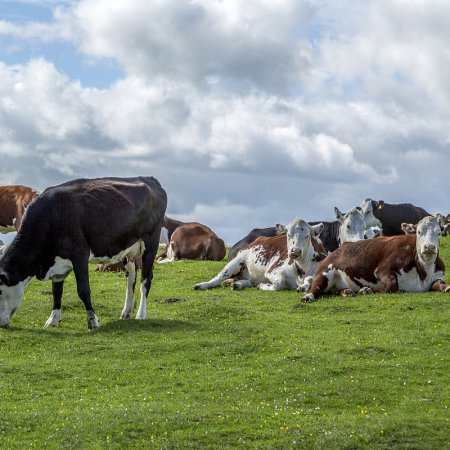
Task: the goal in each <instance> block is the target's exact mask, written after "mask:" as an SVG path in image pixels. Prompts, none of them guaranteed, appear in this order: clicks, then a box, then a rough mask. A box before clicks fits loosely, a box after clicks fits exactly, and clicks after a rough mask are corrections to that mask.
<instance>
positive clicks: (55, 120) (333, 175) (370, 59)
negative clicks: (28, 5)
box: [0, 0, 450, 243]
mask: <svg viewBox="0 0 450 450" xmlns="http://www.w3.org/2000/svg"><path fill="white" fill-rule="evenodd" d="M48 5H49V7H50V8H51V11H52V14H53V16H52V18H51V20H47V21H30V20H21V21H17V20H16V21H14V20H7V19H5V18H3V20H0V51H2V53H4V54H7V55H9V56H8V60H6V58H5V59H4V61H3V62H1V58H0V158H1V161H2V164H1V167H0V179H1V182H2V184H9V183H21V184H27V185H30V186H33V187H36V188H39V189H43V188H45V187H46V186H49V185H54V184H57V183H60V182H63V181H66V180H68V179H72V178H77V177H96V176H109V175H116V176H134V175H138V174H146V175H147V174H151V175H154V176H156V177H157V178H158V179H159V180H160V181H161V183H162V184H163V186H164V187H165V188H166V190H167V192H168V194H169V206H168V214H169V215H171V216H172V217H175V218H178V219H180V220H197V221H200V222H203V223H206V224H208V225H209V226H211V227H212V228H213V229H214V230H215V231H216V232H217V233H218V234H219V235H220V236H221V237H223V238H224V239H225V240H226V241H227V242H228V243H233V242H235V241H237V240H238V239H240V238H241V237H242V236H243V235H245V234H247V232H248V231H249V230H250V229H251V228H253V227H255V226H260V227H266V226H271V225H273V224H275V223H280V222H281V223H283V222H284V223H287V222H289V221H290V220H291V219H292V218H293V217H294V216H300V217H302V218H305V219H308V220H332V219H333V207H334V206H338V207H339V208H340V209H341V210H346V209H349V208H350V207H352V206H355V205H358V204H360V203H361V201H362V200H363V198H365V197H374V198H377V199H384V200H386V201H389V202H393V203H395V202H403V201H410V202H413V203H416V204H418V205H420V206H423V207H425V208H426V209H428V210H429V211H430V212H437V211H440V212H445V213H448V212H450V211H448V207H447V204H448V201H447V196H446V195H445V194H446V189H445V187H446V182H445V180H446V176H447V171H448V169H449V167H450V166H449V163H448V155H449V150H450V128H449V126H448V124H449V123H450V51H449V50H448V45H446V44H448V42H450V30H449V28H448V26H447V23H446V19H447V18H448V17H450V4H449V3H448V2H446V1H438V0H431V1H424V0H423V1H422V0H416V1H415V2H412V3H405V2H404V1H400V0H390V1H387V0H386V1H376V2H375V1H368V2H361V3H359V2H358V5H355V2H351V1H331V0H329V1H327V0H323V1H319V2H310V1H300V0H295V1H294V0H292V1H291V0H279V1H275V0H273V1H268V0H266V1H263V0H259V1H256V0H254V1H247V2H241V1H238V0H227V1H226V2H220V1H211V0H208V1H207V0H198V1H186V2H172V1H157V0H151V1H150V0H142V1H139V0H133V1H129V0H127V1H125V0H116V1H114V2H110V1H106V0H85V1H80V2H49V3H48ZM2 42H3V43H2ZM49 43H52V45H53V47H52V52H54V51H55V48H57V46H58V45H67V44H70V46H72V47H73V49H74V55H76V58H78V59H75V60H74V64H77V65H79V67H80V68H82V67H83V65H98V66H100V68H101V67H102V65H105V67H106V65H108V64H110V63H111V61H112V62H113V63H114V64H117V65H118V67H120V70H121V72H122V73H123V75H122V76H120V77H117V79H116V80H115V81H114V82H113V83H111V84H110V85H109V86H108V87H107V88H99V87H97V86H88V85H86V84H85V83H83V81H82V79H80V80H78V79H76V78H75V77H73V76H70V75H69V74H67V73H66V72H67V71H65V70H64V68H63V67H59V65H58V58H57V57H55V53H52V52H50V51H49V47H48V46H49ZM55 46H56V47H55ZM40 49H41V50H42V51H40ZM19 54H20V55H24V54H25V55H28V56H27V57H22V60H20V61H19V60H18V61H17V62H14V63H13V62H11V61H12V60H13V59H14V55H19ZM18 59H20V58H19V57H18ZM80 78H82V77H80ZM99 85H100V84H99Z"/></svg>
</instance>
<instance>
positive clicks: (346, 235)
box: [228, 208, 366, 261]
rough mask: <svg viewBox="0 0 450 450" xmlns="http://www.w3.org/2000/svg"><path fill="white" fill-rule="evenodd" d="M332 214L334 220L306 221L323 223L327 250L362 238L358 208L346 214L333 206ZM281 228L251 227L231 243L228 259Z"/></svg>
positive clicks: (322, 233)
mask: <svg viewBox="0 0 450 450" xmlns="http://www.w3.org/2000/svg"><path fill="white" fill-rule="evenodd" d="M334 214H335V216H336V219H337V220H334V221H333V222H326V221H314V222H308V223H309V224H310V225H317V224H319V223H321V224H323V230H322V232H321V233H320V240H321V241H322V244H323V246H324V247H325V250H326V251H327V252H332V251H333V250H336V249H337V248H338V247H339V245H340V244H341V243H342V242H347V241H355V240H359V239H364V237H365V234H364V233H365V231H364V230H365V227H366V225H365V223H364V220H363V217H362V215H361V213H360V211H358V208H353V209H352V210H351V211H349V212H347V213H346V214H344V213H341V212H340V211H339V209H338V208H334ZM283 228H284V227H283V226H282V225H279V224H277V225H275V226H274V227H269V228H255V229H253V230H252V231H251V232H250V233H249V234H248V235H247V236H245V237H244V238H243V239H241V240H240V241H239V242H237V243H236V244H234V245H233V247H232V248H231V250H230V252H229V254H228V260H229V261H231V260H232V259H233V258H234V257H235V256H236V255H237V254H238V252H239V250H240V249H241V248H244V247H245V246H246V245H248V244H250V243H251V242H253V241H254V240H255V239H256V238H258V237H260V236H266V237H273V236H277V235H279V234H281V232H282V230H283Z"/></svg>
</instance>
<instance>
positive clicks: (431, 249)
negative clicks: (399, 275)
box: [422, 244, 437, 255]
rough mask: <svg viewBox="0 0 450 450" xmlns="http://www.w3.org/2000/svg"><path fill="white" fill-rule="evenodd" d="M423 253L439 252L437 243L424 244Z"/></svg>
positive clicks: (432, 253)
mask: <svg viewBox="0 0 450 450" xmlns="http://www.w3.org/2000/svg"><path fill="white" fill-rule="evenodd" d="M422 253H424V254H426V255H434V254H436V253H437V245H436V244H423V246H422Z"/></svg>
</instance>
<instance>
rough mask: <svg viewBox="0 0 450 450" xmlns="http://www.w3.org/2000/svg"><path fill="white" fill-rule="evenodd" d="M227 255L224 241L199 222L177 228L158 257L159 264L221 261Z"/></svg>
mask: <svg viewBox="0 0 450 450" xmlns="http://www.w3.org/2000/svg"><path fill="white" fill-rule="evenodd" d="M225 253H226V248H225V243H224V241H223V240H222V239H220V238H219V237H218V236H217V235H216V234H215V233H214V231H212V230H211V228H209V227H207V226H206V225H203V224H201V223H198V222H189V223H185V224H184V225H181V226H179V227H177V228H176V230H175V231H174V232H173V234H172V237H171V238H170V242H169V245H168V246H167V248H166V249H165V251H164V252H163V253H161V254H160V255H159V256H158V262H160V263H166V262H172V261H181V260H183V259H202V260H210V261H220V260H222V259H223V258H224V257H225Z"/></svg>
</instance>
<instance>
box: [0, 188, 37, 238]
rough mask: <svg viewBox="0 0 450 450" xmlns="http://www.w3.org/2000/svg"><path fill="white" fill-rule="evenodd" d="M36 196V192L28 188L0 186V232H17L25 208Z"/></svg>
mask: <svg viewBox="0 0 450 450" xmlns="http://www.w3.org/2000/svg"><path fill="white" fill-rule="evenodd" d="M38 195H39V192H38V191H36V190H35V189H33V188H30V187H28V186H22V185H19V184H16V185H11V186H0V232H2V233H9V232H11V231H17V230H18V229H19V228H20V225H21V223H22V218H23V215H24V214H25V209H26V207H27V206H28V205H29V204H30V203H31V202H32V201H33V200H35V199H36V197H37V196H38Z"/></svg>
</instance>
